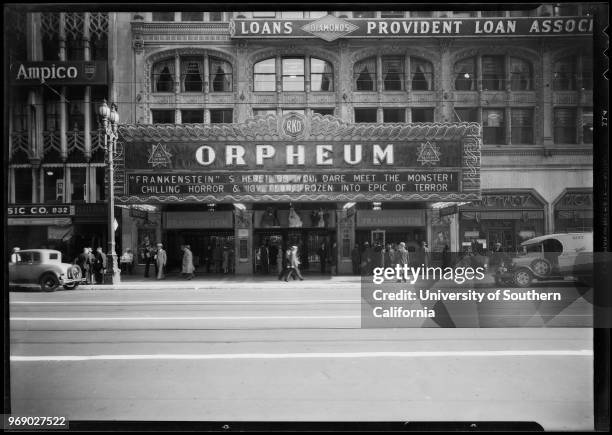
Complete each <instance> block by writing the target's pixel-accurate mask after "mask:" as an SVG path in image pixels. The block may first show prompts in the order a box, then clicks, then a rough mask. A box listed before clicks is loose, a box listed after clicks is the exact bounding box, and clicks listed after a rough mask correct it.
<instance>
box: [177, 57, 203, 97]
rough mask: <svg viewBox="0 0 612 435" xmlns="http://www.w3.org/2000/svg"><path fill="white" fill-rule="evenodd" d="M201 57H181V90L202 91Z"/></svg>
mask: <svg viewBox="0 0 612 435" xmlns="http://www.w3.org/2000/svg"><path fill="white" fill-rule="evenodd" d="M203 69H204V68H203V63H202V58H199V57H182V58H181V89H182V91H183V92H202V91H203V90H204V81H203V80H202V74H203Z"/></svg>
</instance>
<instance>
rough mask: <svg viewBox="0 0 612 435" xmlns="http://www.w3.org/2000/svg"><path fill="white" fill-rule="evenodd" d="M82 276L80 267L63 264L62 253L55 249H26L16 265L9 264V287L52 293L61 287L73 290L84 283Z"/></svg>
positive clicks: (20, 252)
mask: <svg viewBox="0 0 612 435" xmlns="http://www.w3.org/2000/svg"><path fill="white" fill-rule="evenodd" d="M82 275H83V274H82V273H81V268H80V267H79V266H75V265H73V264H69V263H62V253H61V252H60V251H56V250H53V249H25V250H23V251H19V259H18V261H17V262H16V263H9V287H31V286H37V287H39V288H40V289H41V290H42V291H47V292H52V291H55V290H56V289H57V288H58V287H59V286H60V285H61V286H63V287H64V288H65V289H67V290H72V289H75V288H76V287H77V286H78V285H79V284H80V283H81V282H83V276H82Z"/></svg>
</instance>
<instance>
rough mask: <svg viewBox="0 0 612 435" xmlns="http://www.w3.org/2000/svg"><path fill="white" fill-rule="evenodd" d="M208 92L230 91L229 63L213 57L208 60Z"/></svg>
mask: <svg viewBox="0 0 612 435" xmlns="http://www.w3.org/2000/svg"><path fill="white" fill-rule="evenodd" d="M209 72H210V86H211V87H210V90H211V92H231V91H232V81H233V80H232V77H233V75H232V66H231V65H230V63H229V62H226V61H224V60H221V59H217V58H214V57H211V58H210V66H209Z"/></svg>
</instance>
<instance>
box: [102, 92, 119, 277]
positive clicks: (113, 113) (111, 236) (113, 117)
mask: <svg viewBox="0 0 612 435" xmlns="http://www.w3.org/2000/svg"><path fill="white" fill-rule="evenodd" d="M99 113H100V116H101V117H102V123H103V126H104V150H105V151H106V155H107V156H108V251H107V254H108V256H110V258H108V259H107V267H109V268H110V272H111V274H112V275H111V276H112V278H111V279H112V283H113V284H119V283H120V282H121V276H120V270H119V264H118V261H117V252H116V251H115V228H114V227H115V179H114V172H115V170H114V167H113V155H114V153H115V146H116V144H117V136H118V135H117V127H118V125H119V114H118V113H117V105H116V104H115V103H111V107H110V109H109V107H108V105H107V104H106V100H104V102H103V103H102V105H101V106H100V110H99Z"/></svg>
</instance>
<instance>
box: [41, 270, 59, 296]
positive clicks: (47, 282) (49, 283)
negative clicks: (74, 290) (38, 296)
mask: <svg viewBox="0 0 612 435" xmlns="http://www.w3.org/2000/svg"><path fill="white" fill-rule="evenodd" d="M58 286H59V280H58V279H57V277H56V276H55V275H53V274H51V273H47V274H46V275H43V277H42V278H41V279H40V289H41V290H42V291H44V292H53V291H55V289H57V287H58Z"/></svg>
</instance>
